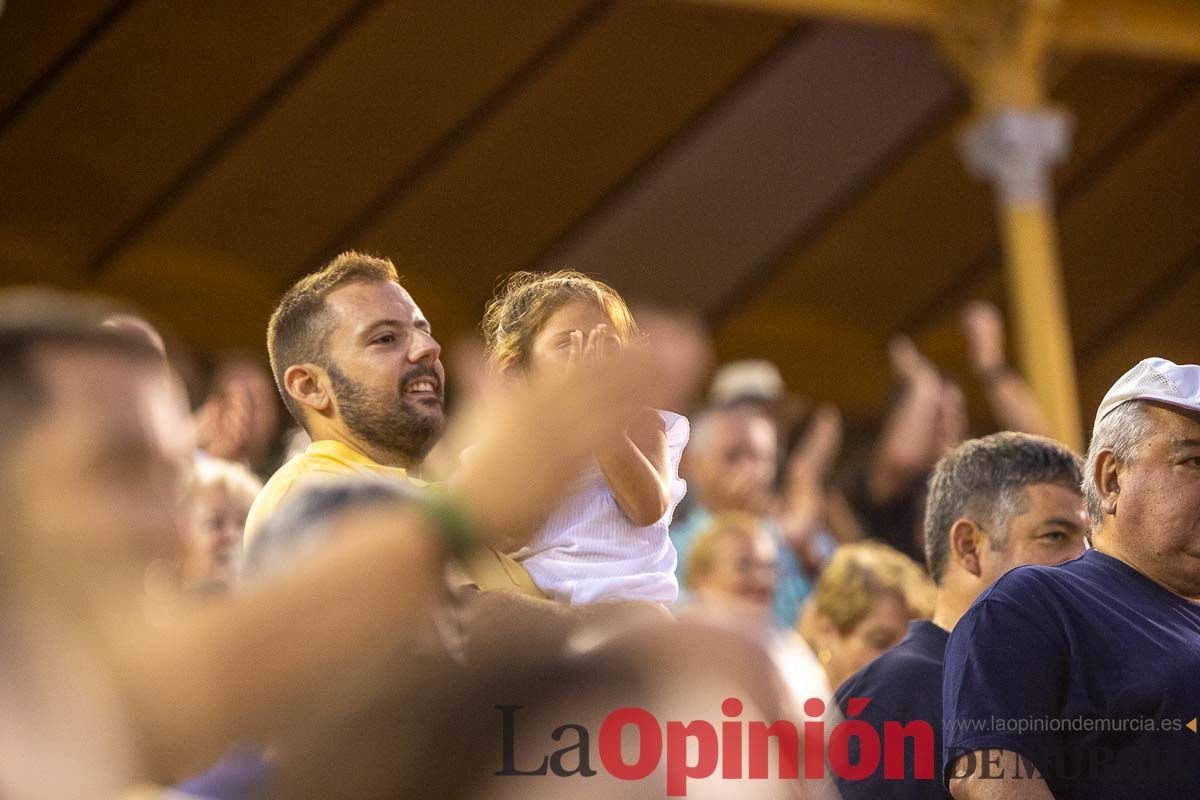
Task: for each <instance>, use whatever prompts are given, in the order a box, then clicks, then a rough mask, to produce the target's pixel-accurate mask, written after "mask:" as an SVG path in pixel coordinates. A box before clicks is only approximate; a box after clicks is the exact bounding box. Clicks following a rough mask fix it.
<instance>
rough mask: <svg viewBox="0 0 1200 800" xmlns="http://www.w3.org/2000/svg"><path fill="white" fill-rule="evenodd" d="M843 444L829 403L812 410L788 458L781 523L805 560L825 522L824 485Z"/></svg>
mask: <svg viewBox="0 0 1200 800" xmlns="http://www.w3.org/2000/svg"><path fill="white" fill-rule="evenodd" d="M841 447H842V417H841V414H840V413H838V410H837V409H836V408H835V407H834V406H831V405H823V406H820V407H818V408H817V410H816V411H814V412H813V416H812V421H811V422H810V424H809V426H808V430H807V431H806V432H805V434H804V436H803V438H801V440H800V441H799V442H797V443H796V447H795V449H794V450H793V451H792V455H791V457H790V458H789V459H788V464H787V473H786V484H785V487H784V493H783V508H782V510H781V512H780V515H779V518H780V525H781V527H782V529H783V533H784V536H785V537H786V538H787V540H788V542H789V543H791V545H792V547H793V548H794V549H795V550H796V551H797V553H798V554H799V555H801V557H802V559H803V560H808V559H807V556H808V555H809V553H808V545H809V544H810V543H811V541H812V536H813V534H814V533H816V532H817V531H818V530H820V529H821V528H822V527H823V526H824V524H825V517H826V513H827V510H828V497H827V484H828V481H829V474H830V472H831V471H832V470H833V464H834V461H836V459H837V456H838V453H839V452H840V451H841Z"/></svg>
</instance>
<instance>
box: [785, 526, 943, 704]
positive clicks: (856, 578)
mask: <svg viewBox="0 0 1200 800" xmlns="http://www.w3.org/2000/svg"><path fill="white" fill-rule="evenodd" d="M933 600H934V586H933V582H932V581H931V580H930V579H929V577H928V576H927V575H926V574H925V571H924V570H923V569H922V568H921V567H920V566H919V565H918V564H917V563H916V562H915V561H913V560H912V559H910V558H909V557H908V556H906V555H904V554H903V553H901V552H899V551H898V550H896V549H894V548H892V547H889V546H888V545H886V544H883V543H882V542H875V541H866V542H856V543H854V544H846V545H842V546H841V547H839V548H838V550H837V551H836V552H835V553H834V555H833V559H832V560H831V561H830V562H829V564H828V566H826V567H825V571H824V572H823V573H821V578H820V579H819V580H818V581H817V586H816V589H815V590H814V591H813V595H812V597H811V598H810V599H809V601H808V605H807V607H806V608H805V611H804V615H803V618H802V619H801V622H800V632H801V634H803V636H804V638H805V640H807V642H808V644H809V646H810V647H812V649H813V652H815V653H816V655H817V660H818V661H820V662H821V664H822V666H824V668H825V673H826V675H827V676H828V678H829V685H830V686H831V687H833V688H834V689H836V688H837V687H838V686H840V685H841V683H842V681H844V680H846V679H847V678H849V677H850V676H851V675H853V674H854V673H855V672H857V671H858V670H859V669H860V668H861V667H863V666H865V665H866V664H867V663H868V662H870V661H871V660H873V659H874V658H876V657H877V656H878V655H880V654H881V653H882V652H883V651H884V650H887V649H888V648H889V647H891V646H892V645H894V644H896V643H897V642H899V641H900V640H901V639H902V638H904V634H905V632H906V631H907V630H908V623H909V622H910V621H911V620H914V619H928V618H929V617H930V616H931V615H932V613H933Z"/></svg>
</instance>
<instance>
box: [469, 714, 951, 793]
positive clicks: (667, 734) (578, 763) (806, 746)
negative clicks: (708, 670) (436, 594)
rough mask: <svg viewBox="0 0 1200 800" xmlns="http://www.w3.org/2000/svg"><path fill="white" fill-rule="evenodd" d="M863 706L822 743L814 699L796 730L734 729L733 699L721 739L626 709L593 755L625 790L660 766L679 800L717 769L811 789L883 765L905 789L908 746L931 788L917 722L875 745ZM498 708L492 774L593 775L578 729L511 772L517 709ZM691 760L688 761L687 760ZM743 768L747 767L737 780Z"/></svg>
mask: <svg viewBox="0 0 1200 800" xmlns="http://www.w3.org/2000/svg"><path fill="white" fill-rule="evenodd" d="M870 702H871V701H870V699H868V698H865V697H856V698H852V699H851V700H850V701H849V703H848V704H847V705H848V707H847V709H846V717H847V718H846V719H845V720H844V721H841V722H839V723H838V724H836V725H834V726H833V727H832V728H831V729H830V731H829V735H828V739H827V738H826V730H825V728H826V725H825V722H824V721H823V720H822V719H821V717H822V716H823V715H824V714H825V703H824V702H822V701H821V700H820V699H818V698H810V699H809V700H808V701H807V702H805V704H804V713H805V714H806V715H807V716H808V717H809V719H808V720H807V721H805V722H803V723H802V724H801V728H797V726H796V724H795V723H793V722H790V721H788V720H776V721H774V722H771V723H767V722H763V721H760V720H749V721H744V720H741V719H739V717H740V716H741V714H742V711H743V709H744V706H743V704H742V701H741V700H738V699H737V698H735V697H730V698H726V700H725V701H724V702H723V703H721V713H722V714H723V715H724V719H722V720H721V721H720V723H719V728H720V732H719V733H718V725H714V724H713V723H711V722H709V721H707V720H702V719H701V720H692V721H691V722H686V723H685V722H680V721H676V720H668V721H667V722H666V723H665V724H664V723H662V722H660V721H659V720H658V718H657V717H655V716H654V715H653V714H652V713H650V712H649V711H647V710H646V709H644V708H640V707H637V706H627V707H624V708H618V709H616V710H614V711H612V712H610V713H609V714H608V715H607V716H605V717H604V719H603V721H602V722H601V724H600V729H599V731H598V735H597V740H596V754H597V755H598V756H599V766H600V767H601V768H602V769H604V770H605V771H606V772H607V773H608V774H609V775H611V776H612V777H614V778H617V779H619V780H626V781H638V780H643V779H645V778H647V777H649V776H650V775H651V774H653V773H654V771H655V770H657V769H658V768H659V767H660V766H661V765H662V764H663V761H664V756H665V762H666V764H665V766H666V783H667V786H666V789H667V795H668V796H670V797H686V796H687V783H688V781H689V780H692V779H697V780H698V779H702V778H709V777H711V776H712V775H713V774H714V773H716V772H717V769H718V767H720V775H721V778H723V779H725V780H740V779H743V778H749V779H765V778H777V779H783V780H787V779H798V778H801V777H803V778H805V779H815V778H823V777H825V766H826V763H828V765H829V769H830V770H831V771H832V772H833V773H834V774H836V775H838V776H839V777H841V778H843V779H845V780H862V779H864V778H867V777H869V776H871V775H873V774H874V773H875V771H876V770H877V769H878V768H879V765H880V762H881V761H882V763H883V774H884V778H886V779H891V780H902V779H904V777H905V763H904V762H905V758H904V756H905V740H908V739H911V740H912V741H913V751H912V752H913V754H914V756H915V764H914V769H913V774H914V777H916V778H917V779H927V780H932V779H933V778H934V753H933V750H934V736H933V728H932V726H930V724H929V723H928V722H926V721H924V720H916V721H913V722H908V723H904V724H901V723H899V722H885V723H884V725H883V735H882V737H881V736H880V733H879V731H877V730H876V729H875V728H874V727H873V726H872V725H871V724H869V723H867V722H865V721H863V720H857V719H854V718H855V717H857V716H858V715H860V714H862V712H863V711H864V710H866V708H867V705H868V704H869V703H870ZM495 708H496V709H497V710H498V711H499V712H500V714H501V736H502V737H503V738H502V741H503V762H504V763H503V765H502V767H501V769H500V770H498V771H497V772H495V773H493V774H495V775H499V776H518V775H547V774H553V775H557V776H559V777H564V778H566V777H581V778H590V777H593V776H595V775H596V774H597V772H596V769H595V768H594V767H593V766H592V765H593V763H595V761H594V760H593V753H592V747H591V741H592V734H591V732H590V731H589V730H588V729H587V728H586V727H585V726H583V725H579V724H575V723H566V724H563V725H559V726H558V727H556V728H555V729H554V731H553V732H552V733H551V739H553V741H554V742H556V743H558V744H560V745H562V746H560V747H558V748H557V749H554V750H553V751H552V752H547V753H546V754H545V755H544V756H543V757H542V760H541V762H540V763H528V764H520V765H518V764H517V757H516V752H517V713H518V712H519V711H520V710H521V709H522V708H523V706H516V705H513V706H495ZM630 727H632V728H633V729H634V730H636V732H637V737H638V746H637V750H636V756H635V757H634V758H632V759H630V760H627V759H626V757H625V753H624V752H623V750H622V737H623V736H624V734H625V730H626V728H630ZM881 738H882V741H881ZM852 739H853V740H857V741H858V748H857V759H856V760H855V761H854V763H851V760H850V742H851V740H852ZM827 742H828V744H827ZM547 749H549V748H547ZM772 750H774V751H775V752H776V753H777V759H776V774H775V775H771V774H770V764H771V753H772ZM743 752H745V753H746V758H745V759H743V757H742V753H743ZM689 754H691V755H694V758H689ZM743 761H745V762H746V763H745V766H746V769H745V771H744V773H743ZM802 765H803V769H801V766H802ZM802 773H803V774H802Z"/></svg>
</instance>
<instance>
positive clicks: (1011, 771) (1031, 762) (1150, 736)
mask: <svg viewBox="0 0 1200 800" xmlns="http://www.w3.org/2000/svg"><path fill="white" fill-rule="evenodd" d="M1083 493H1084V497H1085V498H1086V499H1087V502H1088V512H1089V516H1090V517H1091V527H1092V544H1093V546H1094V549H1092V550H1088V551H1087V552H1085V553H1084V555H1083V556H1082V557H1080V558H1078V559H1076V560H1074V561H1069V562H1067V563H1066V564H1063V565H1060V566H1057V567H1035V566H1029V567H1018V568H1017V569H1014V570H1012V571H1011V572H1009V573H1007V574H1006V575H1004V576H1003V577H1001V578H1000V579H999V580H998V581H997V582H996V583H995V584H994V585H993V586H992V587H991V588H990V589H989V590H987V591H986V592H984V593H983V594H982V595H981V596H980V598H979V599H978V600H977V601H976V602H975V604H974V605H973V606H972V607H971V609H970V610H969V611H968V612H967V614H966V615H965V616H964V617H963V619H962V620H961V621H960V622H959V624H958V625H957V626H956V627H955V629H954V633H953V634H952V635H951V637H950V642H949V644H948V645H947V649H946V673H945V679H944V684H943V704H944V709H945V728H944V733H945V756H946V759H945V772H944V776H945V778H946V780H947V782H948V785H949V788H950V790H951V791H952V792H953V794H954V797H956V798H958V799H959V800H964V798H969V799H970V800H978V799H979V798H988V799H991V798H1023V799H1029V798H1057V800H1064V798H1088V799H1089V800H1094V799H1095V798H1132V797H1138V798H1141V797H1155V798H1157V797H1200V733H1197V719H1196V717H1197V716H1198V715H1200V366H1196V365H1194V364H1184V365H1178V364H1174V363H1172V362H1170V361H1167V360H1165V359H1161V358H1149V359H1146V360H1145V361H1142V362H1141V363H1140V364H1138V365H1137V366H1136V367H1134V368H1133V369H1132V370H1130V371H1129V372H1128V373H1126V374H1125V375H1124V376H1123V377H1122V378H1121V379H1120V380H1118V381H1117V382H1116V384H1114V385H1113V387H1112V389H1110V390H1109V392H1108V394H1107V395H1106V396H1105V398H1104V400H1103V401H1102V402H1101V404H1100V409H1099V411H1098V412H1097V414H1096V422H1095V426H1094V428H1093V430H1092V441H1091V446H1090V448H1089V450H1088V458H1087V465H1086V467H1085V470H1084V477H1083Z"/></svg>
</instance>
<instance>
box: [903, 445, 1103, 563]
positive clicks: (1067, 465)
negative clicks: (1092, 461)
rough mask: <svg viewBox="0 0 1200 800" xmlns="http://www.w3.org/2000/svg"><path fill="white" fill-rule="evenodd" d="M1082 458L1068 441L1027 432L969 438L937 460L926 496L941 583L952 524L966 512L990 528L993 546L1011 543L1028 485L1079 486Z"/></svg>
mask: <svg viewBox="0 0 1200 800" xmlns="http://www.w3.org/2000/svg"><path fill="white" fill-rule="evenodd" d="M1082 467H1083V461H1082V459H1081V458H1080V457H1079V456H1078V455H1077V454H1076V453H1074V452H1072V451H1071V450H1070V449H1069V448H1068V447H1067V446H1066V445H1063V444H1060V443H1059V442H1056V441H1054V440H1053V439H1047V438H1046V437H1044V436H1034V435H1032V434H1028V433H1013V432H1005V433H994V434H992V435H991V436H984V437H983V438H981V439H968V440H967V441H965V442H963V443H962V444H960V445H959V446H958V447H956V448H955V449H954V450H952V451H951V452H950V453H948V454H947V455H945V456H943V457H942V459H941V460H940V461H938V463H937V466H936V467H935V468H934V470H933V475H932V476H931V477H930V479H929V495H928V497H927V498H926V501H925V561H926V565H927V566H928V567H929V574H930V575H931V576H933V579H934V581H935V582H937V583H939V584H940V583H941V582H942V578H943V576H944V575H945V574H946V567H947V565H948V563H949V561H950V528H951V526H953V525H954V523H955V521H957V520H958V519H960V518H962V517H967V518H969V519H972V520H975V521H977V523H978V524H979V526H980V527H981V528H984V529H985V530H987V531H989V537H990V541H991V546H992V547H993V548H1003V547H1005V546H1006V543H1007V533H1008V526H1009V523H1011V522H1012V519H1013V517H1014V516H1016V514H1017V513H1019V512H1020V510H1021V506H1022V503H1023V501H1024V492H1025V488H1026V487H1028V486H1034V485H1036V484H1041V483H1051V484H1054V485H1056V486H1062V487H1064V488H1066V489H1070V490H1071V491H1073V492H1078V491H1079V483H1080V479H1081V473H1082Z"/></svg>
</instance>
